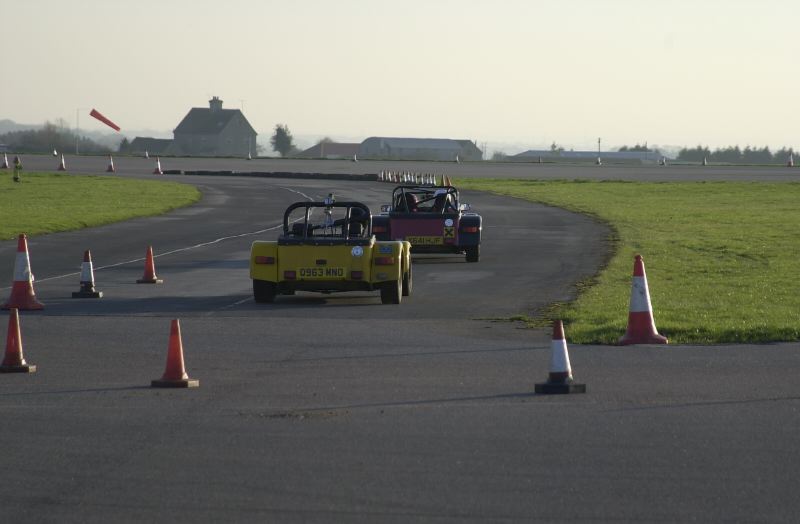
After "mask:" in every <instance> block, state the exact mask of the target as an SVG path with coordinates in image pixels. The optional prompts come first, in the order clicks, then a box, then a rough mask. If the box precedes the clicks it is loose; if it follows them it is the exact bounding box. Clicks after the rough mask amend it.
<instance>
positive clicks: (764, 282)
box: [458, 179, 800, 344]
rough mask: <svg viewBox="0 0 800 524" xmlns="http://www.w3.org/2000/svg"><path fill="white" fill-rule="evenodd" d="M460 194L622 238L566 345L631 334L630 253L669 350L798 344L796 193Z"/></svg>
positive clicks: (475, 183) (618, 189) (515, 186)
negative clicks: (527, 205)
mask: <svg viewBox="0 0 800 524" xmlns="http://www.w3.org/2000/svg"><path fill="white" fill-rule="evenodd" d="M458 186H459V188H463V189H475V190H481V191H487V192H491V193H496V194H502V195H510V196H515V197H520V198H524V199H527V200H531V201H535V202H541V203H544V204H548V205H553V206H557V207H561V208H565V209H569V210H572V211H576V212H579V213H584V214H588V215H591V216H594V217H596V218H598V219H599V220H601V221H604V222H606V223H608V224H609V225H610V226H611V227H612V228H613V229H614V230H615V231H616V233H617V236H618V240H617V242H616V243H615V248H616V251H615V253H614V255H613V257H612V258H611V260H610V261H609V263H608V266H607V267H605V268H603V269H602V270H601V272H600V273H599V274H598V275H597V276H596V278H595V279H594V282H592V283H591V285H586V283H585V282H584V283H581V286H580V289H579V296H578V299H577V300H576V301H575V302H572V303H569V304H554V305H552V306H551V307H550V308H548V310H547V311H544V312H537V314H538V316H539V317H540V318H541V317H545V318H562V319H563V320H564V321H565V324H567V326H568V338H569V340H570V341H573V342H576V343H584V344H613V343H615V342H616V341H617V339H618V338H619V337H620V336H621V335H622V334H623V333H624V331H625V326H626V323H627V315H628V305H629V298H630V288H631V276H632V272H633V256H634V255H635V254H636V253H639V254H641V255H642V257H643V258H644V262H645V268H646V272H647V280H648V285H649V289H650V296H651V299H652V303H653V310H654V317H655V321H656V326H657V328H658V330H659V332H660V333H662V334H663V335H665V336H667V337H669V339H670V342H672V343H682V344H721V343H763V342H777V341H797V340H800V293H798V285H797V280H796V279H797V275H798V267H799V266H800V263H799V262H798V257H800V241H799V240H798V231H800V206H798V202H800V184H798V183H764V182H678V183H674V182H669V183H656V182H616V181H613V182H612V181H602V182H598V181H530V180H502V181H498V180H487V179H462V180H459V181H458Z"/></svg>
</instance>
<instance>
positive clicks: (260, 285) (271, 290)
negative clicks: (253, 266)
mask: <svg viewBox="0 0 800 524" xmlns="http://www.w3.org/2000/svg"><path fill="white" fill-rule="evenodd" d="M276 291H277V286H276V285H275V282H267V281H266V280H253V298H254V299H255V301H256V302H258V303H259V304H269V303H271V302H274V301H275V293H276Z"/></svg>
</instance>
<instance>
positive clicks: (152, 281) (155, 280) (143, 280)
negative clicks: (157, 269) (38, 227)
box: [136, 278, 164, 284]
mask: <svg viewBox="0 0 800 524" xmlns="http://www.w3.org/2000/svg"><path fill="white" fill-rule="evenodd" d="M136 283H137V284H163V283H164V281H163V280H162V279H160V278H140V279H139V280H137V281H136Z"/></svg>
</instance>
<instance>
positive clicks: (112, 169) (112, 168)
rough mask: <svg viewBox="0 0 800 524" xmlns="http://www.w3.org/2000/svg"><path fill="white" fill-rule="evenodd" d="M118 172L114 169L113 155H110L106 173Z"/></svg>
mask: <svg viewBox="0 0 800 524" xmlns="http://www.w3.org/2000/svg"><path fill="white" fill-rule="evenodd" d="M116 172H117V170H116V169H114V158H113V157H112V156H111V155H108V167H107V168H106V173H116Z"/></svg>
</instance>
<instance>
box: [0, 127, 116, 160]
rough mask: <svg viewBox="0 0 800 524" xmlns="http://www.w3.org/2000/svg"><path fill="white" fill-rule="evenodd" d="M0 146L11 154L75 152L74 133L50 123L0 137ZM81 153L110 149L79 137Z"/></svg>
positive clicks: (104, 151)
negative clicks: (38, 127)
mask: <svg viewBox="0 0 800 524" xmlns="http://www.w3.org/2000/svg"><path fill="white" fill-rule="evenodd" d="M0 144H5V146H6V147H7V148H8V150H9V151H11V152H12V153H52V152H53V150H54V149H55V150H56V151H59V152H67V151H75V133H74V132H72V131H70V130H69V129H67V128H65V127H59V126H56V125H55V124H51V123H50V122H47V123H45V125H44V127H42V128H41V129H31V130H28V131H11V132H9V133H4V134H1V135H0ZM78 149H79V151H80V152H81V153H86V154H92V153H108V152H110V149H109V148H108V147H106V146H103V145H100V144H98V143H97V142H95V141H94V140H91V139H89V138H86V137H81V139H80V142H79V143H78Z"/></svg>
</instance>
